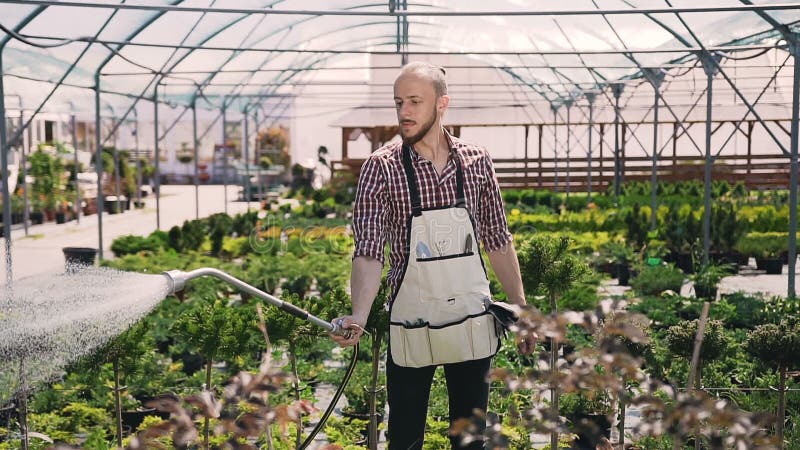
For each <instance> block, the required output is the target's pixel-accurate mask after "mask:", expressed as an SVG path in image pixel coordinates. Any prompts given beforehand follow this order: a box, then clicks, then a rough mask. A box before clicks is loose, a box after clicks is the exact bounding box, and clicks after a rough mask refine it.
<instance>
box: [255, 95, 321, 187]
mask: <svg viewBox="0 0 800 450" xmlns="http://www.w3.org/2000/svg"><path fill="white" fill-rule="evenodd" d="M253 123H255V125H256V129H255V133H254V134H255V139H254V140H253V142H254V143H255V148H254V149H253V154H254V155H253V159H254V160H255V163H256V179H257V180H258V200H259V202H262V201H264V200H266V198H265V197H264V183H263V182H262V180H261V149H260V148H259V147H260V146H259V145H258V129H259V124H258V108H255V111H253ZM331 176H333V173H331Z"/></svg>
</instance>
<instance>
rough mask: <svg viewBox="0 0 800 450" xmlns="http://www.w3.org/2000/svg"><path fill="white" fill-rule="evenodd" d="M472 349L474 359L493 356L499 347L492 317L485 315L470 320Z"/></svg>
mask: <svg viewBox="0 0 800 450" xmlns="http://www.w3.org/2000/svg"><path fill="white" fill-rule="evenodd" d="M469 322H470V325H471V328H472V329H471V333H470V337H471V338H472V348H473V349H474V352H475V359H480V358H486V357H487V356H491V355H494V354H495V353H497V350H498V348H499V346H500V339H499V337H498V336H499V335H498V333H497V327H496V326H495V318H494V316H493V315H491V314H489V313H486V314H483V315H480V316H478V317H474V318H472V319H471V320H470V321H469Z"/></svg>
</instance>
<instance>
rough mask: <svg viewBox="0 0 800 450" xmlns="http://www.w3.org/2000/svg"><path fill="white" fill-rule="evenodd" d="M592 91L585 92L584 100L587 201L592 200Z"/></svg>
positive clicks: (593, 94)
mask: <svg viewBox="0 0 800 450" xmlns="http://www.w3.org/2000/svg"><path fill="white" fill-rule="evenodd" d="M594 99H595V93H594V92H587V93H586V100H587V101H588V102H589V150H588V151H587V152H586V158H587V159H586V164H587V165H588V167H587V168H586V172H587V179H586V188H587V189H586V194H587V198H588V201H592V137H593V136H592V135H593V134H594Z"/></svg>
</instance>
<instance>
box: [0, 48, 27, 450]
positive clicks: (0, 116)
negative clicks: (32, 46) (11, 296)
mask: <svg viewBox="0 0 800 450" xmlns="http://www.w3.org/2000/svg"><path fill="white" fill-rule="evenodd" d="M4 48H5V45H3V46H0V164H2V169H0V170H2V172H0V177H2V178H3V188H2V189H3V241H4V242H5V251H6V289H7V290H9V291H10V290H11V285H12V280H13V279H14V276H13V272H12V258H11V196H10V195H9V192H8V151H9V148H8V142H7V139H6V138H7V136H6V97H5V87H4V84H3V49H4ZM20 114H21V112H20ZM25 438H26V439H23V441H25V442H26V445H27V436H25Z"/></svg>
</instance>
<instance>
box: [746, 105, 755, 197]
mask: <svg viewBox="0 0 800 450" xmlns="http://www.w3.org/2000/svg"><path fill="white" fill-rule="evenodd" d="M754 125H755V122H753V121H752V120H748V121H747V179H746V181H745V182H747V181H750V173H752V171H753V126H754Z"/></svg>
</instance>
